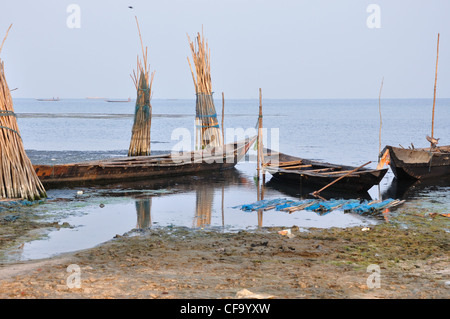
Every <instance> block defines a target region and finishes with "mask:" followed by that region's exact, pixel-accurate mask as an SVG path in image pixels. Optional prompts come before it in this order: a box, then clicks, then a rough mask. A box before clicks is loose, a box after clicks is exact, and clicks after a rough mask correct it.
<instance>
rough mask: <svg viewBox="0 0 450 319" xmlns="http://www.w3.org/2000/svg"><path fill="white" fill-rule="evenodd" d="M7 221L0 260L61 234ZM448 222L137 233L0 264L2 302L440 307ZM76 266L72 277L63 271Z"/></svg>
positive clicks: (0, 233) (412, 219)
mask: <svg viewBox="0 0 450 319" xmlns="http://www.w3.org/2000/svg"><path fill="white" fill-rule="evenodd" d="M8 216H9V217H8ZM11 216H13V215H11V214H10V213H8V215H5V214H3V215H2V214H0V224H1V225H0V238H1V241H0V250H1V251H2V252H4V251H5V250H9V251H10V248H11V247H14V248H15V249H17V250H20V245H21V244H20V243H21V241H24V240H26V239H27V238H28V239H29V238H30V237H32V236H36V235H33V234H35V231H36V230H39V229H43V228H45V227H65V226H67V225H60V224H58V223H43V222H42V221H40V220H39V219H38V218H36V217H33V216H32V214H28V215H27V216H28V217H25V216H22V215H21V216H20V218H17V219H14V218H12V217H11ZM448 221H449V218H448V217H445V216H442V215H440V214H430V213H429V212H426V211H425V212H424V211H416V210H413V209H410V210H408V209H403V210H399V212H397V214H396V216H392V217H391V218H390V220H389V222H381V223H380V224H379V225H376V226H371V227H370V229H364V230H363V229H362V228H361V227H354V228H347V229H339V228H331V229H309V230H308V231H305V230H302V231H300V230H299V229H298V228H296V227H293V228H292V229H291V232H292V235H293V236H289V237H288V236H285V235H281V234H279V233H278V231H280V229H278V228H263V229H259V230H255V231H240V232H233V233H232V232H223V231H220V230H208V229H197V230H192V229H187V228H171V227H165V228H156V229H146V230H134V231H131V232H129V233H127V234H119V235H117V236H116V238H114V239H113V240H111V241H109V242H107V243H104V244H102V245H100V246H97V247H94V248H91V249H87V250H83V251H79V252H75V253H68V254H64V255H59V256H57V257H53V258H49V259H44V260H37V261H29V262H16V263H3V264H1V265H0V298H3V299H7V298H40V299H43V298H50V299H51V298H89V299H90V298H142V299H144V298H145V299H147V298H164V299H167V298H191V299H197V298H208V299H209V298H211V299H216V298H239V297H240V296H241V294H242V293H243V291H244V289H246V292H247V295H245V296H246V297H250V298H258V297H265V298H306V299H317V298H326V299H329V298H395V299H398V298H401V299H403V298H420V299H422V298H423V299H431V298H438V299H446V298H449V297H450V267H449V266H450V263H449V251H448V238H449V237H448V229H449V227H448V226H449V222H448ZM30 231H31V232H30ZM73 264H75V265H78V266H79V272H78V271H77V268H75V272H68V266H69V265H73ZM369 265H372V266H370V267H369ZM72 267H73V266H72ZM368 267H369V268H368ZM371 267H372V268H371ZM69 269H71V268H69ZM370 269H372V270H370ZM78 275H79V276H78ZM77 279H79V281H77ZM368 279H369V280H368ZM77 283H79V284H80V285H79V286H77ZM249 293H252V294H253V295H252V294H249Z"/></svg>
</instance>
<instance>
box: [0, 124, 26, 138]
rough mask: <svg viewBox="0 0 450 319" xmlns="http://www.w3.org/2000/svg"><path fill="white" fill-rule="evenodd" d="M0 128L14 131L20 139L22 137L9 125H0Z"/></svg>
mask: <svg viewBox="0 0 450 319" xmlns="http://www.w3.org/2000/svg"><path fill="white" fill-rule="evenodd" d="M0 128H4V129H6V130H10V131H11V132H14V133H16V134H17V135H18V136H19V138H20V139H22V137H21V136H20V134H19V132H17V131H16V130H13V129H12V128H9V127H6V126H1V125H0Z"/></svg>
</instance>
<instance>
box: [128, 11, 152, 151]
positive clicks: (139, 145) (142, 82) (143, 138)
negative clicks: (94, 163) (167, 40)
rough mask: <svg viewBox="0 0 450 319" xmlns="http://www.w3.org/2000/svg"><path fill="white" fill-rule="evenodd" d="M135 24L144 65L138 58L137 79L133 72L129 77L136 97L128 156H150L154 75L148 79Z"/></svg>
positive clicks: (143, 52)
mask: <svg viewBox="0 0 450 319" xmlns="http://www.w3.org/2000/svg"><path fill="white" fill-rule="evenodd" d="M136 24H137V27H138V31H139V38H140V40H141V47H142V55H143V59H144V61H143V63H144V64H143V65H142V63H141V61H140V60H139V57H138V60H137V72H138V73H139V78H138V76H137V74H136V72H134V71H133V75H132V76H131V78H132V79H133V82H134V85H135V87H136V91H137V97H136V108H135V112H134V123H133V129H132V136H131V142H130V147H129V149H128V156H140V155H150V128H151V119H152V106H151V104H150V99H151V94H152V83H153V77H154V75H155V72H153V73H152V74H151V75H150V77H149V69H150V66H149V65H148V63H147V47H145V50H144V45H143V42H142V37H141V31H140V29H139V23H138V20H137V18H136Z"/></svg>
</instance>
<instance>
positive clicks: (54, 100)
mask: <svg viewBox="0 0 450 319" xmlns="http://www.w3.org/2000/svg"><path fill="white" fill-rule="evenodd" d="M36 100H38V101H50V102H57V101H59V97H57V98H56V99H55V98H54V97H53V98H51V99H36Z"/></svg>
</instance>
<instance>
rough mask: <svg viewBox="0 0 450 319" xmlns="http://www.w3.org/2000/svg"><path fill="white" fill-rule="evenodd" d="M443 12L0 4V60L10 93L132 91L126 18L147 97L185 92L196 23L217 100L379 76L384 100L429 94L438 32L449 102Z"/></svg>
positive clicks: (360, 0)
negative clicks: (149, 78) (143, 57)
mask: <svg viewBox="0 0 450 319" xmlns="http://www.w3.org/2000/svg"><path fill="white" fill-rule="evenodd" d="M71 5H76V7H77V8H78V9H79V10H78V9H77V10H75V11H73V10H72V8H73V6H71ZM371 5H372V6H371ZM373 5H375V8H376V9H373V8H374V6H373ZM129 6H132V7H133V8H132V9H130V8H129ZM449 12H450V1H448V0H430V1H425V0H423V1H418V0H409V1H404V0H396V1H392V0H369V1H366V0H339V1H336V0H314V1H313V0H304V1H301V0H280V1H273V0H259V1H257V0H239V1H237V0H226V1H225V0H223V1H216V0H184V1H183V0H165V1H161V0H159V1H149V0H141V1H138V0H109V1H106V0H91V1H84V0H70V1H65V0H40V1H31V0H17V1H2V2H1V4H0V38H1V39H2V38H3V37H4V34H5V33H6V30H7V28H8V27H9V25H10V24H11V23H12V24H13V26H12V29H11V31H10V33H9V35H8V38H7V40H6V42H5V44H4V46H3V49H2V52H0V58H1V59H2V60H3V61H4V63H5V71H6V77H7V80H8V84H9V87H10V88H11V89H13V88H18V89H17V90H15V91H13V98H19V97H23V98H48V97H56V96H58V97H60V98H85V97H107V98H128V97H132V98H134V97H135V95H136V91H135V88H134V85H133V83H132V80H131V78H130V74H131V73H132V72H133V69H135V68H136V58H137V55H138V54H140V52H141V47H140V41H139V35H138V31H137V27H136V22H135V16H137V17H138V19H139V24H140V29H141V33H142V38H143V41H144V45H145V46H148V56H149V63H150V68H151V70H154V71H156V73H155V79H154V82H153V98H168V99H185V98H186V99H193V98H195V89H194V85H193V82H192V76H191V73H190V69H189V64H188V61H187V58H188V57H189V58H190V49H189V44H188V40H187V35H189V36H190V37H191V39H193V38H194V37H195V36H196V34H197V33H198V32H202V29H203V33H204V35H205V37H206V38H207V40H208V44H209V47H210V48H211V77H212V86H213V91H214V92H215V96H216V97H219V96H220V95H221V93H222V92H224V94H225V96H226V98H230V99H239V98H242V99H247V98H250V99H253V98H255V99H257V98H258V96H259V88H261V89H262V92H263V97H264V98H273V99H330V98H331V99H332V98H378V94H379V89H380V84H381V81H382V79H383V78H384V84H383V91H382V97H383V98H432V97H433V90H434V77H435V68H436V44H437V34H438V33H440V48H439V50H440V52H439V53H440V56H439V69H438V85H437V97H438V98H450V19H448V13H449ZM78 13H79V14H78ZM68 21H69V23H68Z"/></svg>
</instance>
